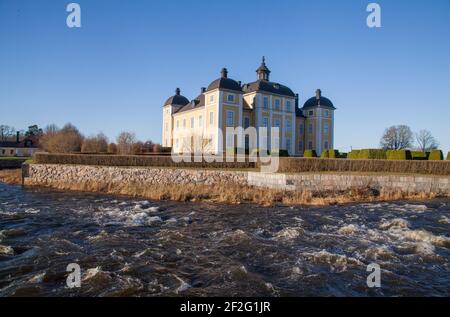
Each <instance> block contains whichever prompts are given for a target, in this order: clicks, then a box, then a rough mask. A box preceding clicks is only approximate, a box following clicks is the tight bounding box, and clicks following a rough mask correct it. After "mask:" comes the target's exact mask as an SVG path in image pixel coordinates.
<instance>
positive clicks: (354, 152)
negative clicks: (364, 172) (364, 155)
mask: <svg viewBox="0 0 450 317" xmlns="http://www.w3.org/2000/svg"><path fill="white" fill-rule="evenodd" d="M359 152H361V151H360V150H352V151H351V152H350V153H348V154H347V158H348V159H349V160H357V159H359Z"/></svg>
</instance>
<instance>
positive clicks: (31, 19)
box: [0, 0, 450, 151]
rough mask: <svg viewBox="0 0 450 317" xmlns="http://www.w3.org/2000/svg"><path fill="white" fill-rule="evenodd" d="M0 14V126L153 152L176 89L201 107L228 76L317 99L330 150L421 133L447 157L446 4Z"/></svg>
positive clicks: (13, 8) (449, 32)
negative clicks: (146, 144) (332, 109)
mask: <svg viewBox="0 0 450 317" xmlns="http://www.w3.org/2000/svg"><path fill="white" fill-rule="evenodd" d="M69 2H70V1H60V0H53V1H52V0H43V1H32V0H28V1H25V0H11V1H9V0H0V124H8V125H12V126H14V127H15V128H16V129H24V128H26V127H27V126H28V125H31V124H38V125H40V126H45V125H47V124H49V123H56V124H57V125H59V126H62V125H63V124H64V123H66V122H69V121H70V122H72V123H73V124H75V125H76V126H78V127H79V128H80V130H82V132H83V133H85V134H86V135H90V134H93V133H97V132H100V131H102V132H104V133H105V134H106V135H108V136H109V137H110V138H112V139H113V138H115V137H116V136H117V134H118V133H119V132H120V131H122V130H129V131H134V132H136V134H137V136H138V137H139V138H140V139H143V140H146V139H152V140H154V141H158V142H159V141H160V140H161V116H162V115H161V107H162V104H163V103H164V101H165V100H166V99H167V98H168V97H169V96H171V95H172V94H173V93H174V90H175V88H176V87H180V88H181V89H182V93H183V94H184V95H185V96H187V97H188V98H193V97H195V96H197V95H198V94H199V91H200V87H202V86H207V85H208V84H209V83H210V82H211V81H213V80H214V79H216V78H218V77H219V72H220V69H221V68H222V67H227V68H228V70H229V77H231V78H234V79H236V80H241V81H242V82H250V81H253V80H254V79H255V76H256V74H255V70H256V68H257V67H258V66H259V64H260V60H261V56H262V55H265V56H266V58H267V64H268V66H269V68H270V69H271V71H272V74H271V79H272V80H273V81H277V82H280V83H282V84H285V85H287V86H289V87H290V88H292V89H293V90H294V91H295V92H298V93H299V94H300V101H301V102H302V103H303V102H304V101H305V100H306V99H308V98H309V97H312V96H313V95H314V91H315V89H316V88H321V89H322V92H323V95H325V96H326V97H328V98H330V99H331V100H332V101H333V102H334V104H335V105H336V107H337V108H338V110H337V112H336V123H335V147H336V148H339V149H341V150H345V151H347V150H349V149H350V146H352V147H353V148H368V147H376V146H378V144H379V139H380V136H381V134H382V132H383V130H384V129H385V128H386V127H388V126H390V125H393V124H407V125H409V126H410V127H411V128H412V129H413V130H414V131H417V130H419V129H424V128H426V129H429V130H430V131H431V132H432V133H433V134H434V136H435V137H436V138H437V139H438V141H439V142H440V144H441V147H442V148H443V149H444V150H445V151H448V150H450V125H449V119H450V0H433V1H426V0H420V1H419V0H418V1H407V0H395V1H393V0H389V1H388V0H386V1H377V2H378V3H379V4H380V5H381V8H382V28H379V29H369V28H368V27H367V25H366V17H367V15H368V13H367V12H366V6H367V5H368V4H369V3H370V2H371V1H363V0H341V1H336V0H329V1H325V0H315V1H312V0H310V1H298V0H296V1H288V0H286V1H284V0H279V1H269V0H263V1H261V0H260V1H256V0H255V1H252V0H247V1H243V0H242V1H238V0H227V1H206V0H205V1H203V0H189V1H186V0H183V1H182V0H178V1H177V0H164V1H162V0H160V1H156V0H155V1H143V0H142V1H139V0H134V1H116V0H108V1H107V0H90V1H88V0H84V1H78V3H79V4H80V6H81V10H82V16H81V19H82V27H81V28H79V29H69V28H68V27H67V26H66V17H67V15H68V13H67V12H66V10H65V8H66V5H67V4H68V3H69Z"/></svg>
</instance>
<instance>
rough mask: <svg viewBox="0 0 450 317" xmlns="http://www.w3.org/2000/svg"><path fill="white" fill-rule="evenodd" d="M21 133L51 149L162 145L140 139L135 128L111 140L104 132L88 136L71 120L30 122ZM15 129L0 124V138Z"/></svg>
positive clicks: (125, 150) (116, 150)
mask: <svg viewBox="0 0 450 317" xmlns="http://www.w3.org/2000/svg"><path fill="white" fill-rule="evenodd" d="M19 134H20V136H21V137H26V136H35V137H37V138H38V139H39V147H40V148H41V149H42V150H44V151H46V152H50V153H80V152H81V153H94V154H95V153H108V154H122V155H130V154H136V155H139V154H145V153H152V152H160V151H161V146H160V145H159V144H158V143H154V142H152V141H150V140H148V141H145V142H143V141H139V140H138V139H137V138H136V134H135V133H133V132H128V131H123V132H121V133H120V134H119V135H118V136H117V138H116V140H115V142H114V141H113V142H110V140H109V139H108V137H107V136H106V135H104V134H103V133H98V134H96V135H91V136H88V137H85V136H84V135H83V134H82V133H81V132H80V131H79V129H78V128H77V127H76V126H74V125H73V124H71V123H67V124H66V125H64V126H63V127H62V128H59V127H58V126H57V125H55V124H50V125H48V126H46V127H45V128H44V129H40V128H39V127H38V126H37V125H33V126H30V127H29V128H28V130H27V131H19ZM15 140H16V130H15V129H14V128H13V127H11V126H7V125H0V141H15Z"/></svg>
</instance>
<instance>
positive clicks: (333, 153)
mask: <svg viewBox="0 0 450 317" xmlns="http://www.w3.org/2000/svg"><path fill="white" fill-rule="evenodd" d="M320 157H321V158H333V159H334V158H340V155H339V151H338V150H325V151H323V152H322V154H321V155H320Z"/></svg>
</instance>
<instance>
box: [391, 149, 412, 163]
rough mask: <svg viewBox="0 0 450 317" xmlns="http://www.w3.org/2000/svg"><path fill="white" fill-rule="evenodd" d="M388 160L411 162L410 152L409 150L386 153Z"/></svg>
mask: <svg viewBox="0 0 450 317" xmlns="http://www.w3.org/2000/svg"><path fill="white" fill-rule="evenodd" d="M386 157H387V159H388V160H396V161H407V160H411V151H409V150H389V151H387V152H386Z"/></svg>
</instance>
